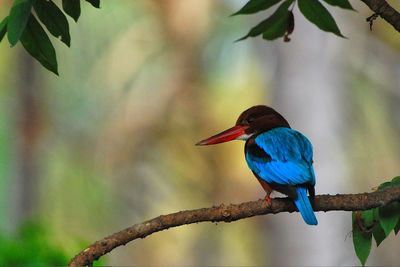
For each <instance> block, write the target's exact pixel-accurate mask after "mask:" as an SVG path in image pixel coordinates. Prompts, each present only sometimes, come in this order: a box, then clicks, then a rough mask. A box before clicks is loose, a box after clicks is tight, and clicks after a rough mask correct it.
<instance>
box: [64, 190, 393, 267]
mask: <svg viewBox="0 0 400 267" xmlns="http://www.w3.org/2000/svg"><path fill="white" fill-rule="evenodd" d="M397 200H400V186H396V187H388V188H385V189H383V190H379V191H375V192H372V193H360V194H337V195H334V196H333V195H319V196H316V197H315V201H314V205H313V206H314V210H315V211H325V212H326V211H333V210H343V211H357V210H368V209H373V208H377V207H381V206H385V205H387V204H389V203H391V202H393V201H397ZM295 211H297V208H296V207H295V205H294V204H293V202H292V201H291V200H290V199H288V198H275V199H272V205H271V206H269V205H268V202H267V201H265V200H258V201H251V202H245V203H241V204H231V205H229V206H225V205H223V204H222V205H220V206H218V207H211V208H202V209H197V210H187V211H180V212H177V213H172V214H168V215H161V216H159V217H156V218H154V219H151V220H149V221H146V222H143V223H140V224H135V225H133V226H131V227H129V228H126V229H124V230H122V231H120V232H118V233H115V234H112V235H110V236H108V237H106V238H103V239H101V240H99V241H96V242H95V243H93V244H92V245H90V246H89V247H88V248H86V249H85V250H83V251H82V252H80V253H79V254H78V255H76V256H75V257H74V258H73V259H72V260H71V261H70V263H69V264H68V266H83V265H91V264H92V263H93V261H95V260H98V259H99V258H100V257H101V256H103V255H105V254H107V253H109V252H110V251H112V250H113V249H114V248H116V247H119V246H121V245H126V244H127V243H129V242H130V241H132V240H135V239H137V238H145V237H146V236H148V235H151V234H152V233H155V232H159V231H162V230H166V229H168V228H171V227H177V226H181V225H185V224H192V223H198V222H232V221H236V220H240V219H244V218H249V217H253V216H257V215H264V214H271V213H272V214H276V213H280V212H295Z"/></svg>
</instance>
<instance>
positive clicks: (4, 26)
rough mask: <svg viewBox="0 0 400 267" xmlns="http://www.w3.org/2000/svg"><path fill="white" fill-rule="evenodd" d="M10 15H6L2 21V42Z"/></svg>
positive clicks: (0, 24)
mask: <svg viewBox="0 0 400 267" xmlns="http://www.w3.org/2000/svg"><path fill="white" fill-rule="evenodd" d="M7 22H8V17H5V18H4V19H3V20H2V21H1V23H0V42H1V41H2V40H3V37H4V35H5V34H6V32H7Z"/></svg>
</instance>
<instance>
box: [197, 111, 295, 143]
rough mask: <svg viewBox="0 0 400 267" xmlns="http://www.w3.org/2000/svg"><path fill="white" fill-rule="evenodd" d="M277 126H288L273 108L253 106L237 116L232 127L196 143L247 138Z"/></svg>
mask: <svg viewBox="0 0 400 267" xmlns="http://www.w3.org/2000/svg"><path fill="white" fill-rule="evenodd" d="M277 127H287V128H290V126H289V123H288V122H287V121H286V120H285V118H284V117H283V116H282V115H281V114H279V113H278V112H276V111H275V110H274V109H273V108H270V107H267V106H263V105H259V106H254V107H251V108H249V109H247V110H245V111H244V112H243V113H242V114H241V115H240V116H239V118H238V120H237V121H236V124H235V126H234V127H232V128H230V129H228V130H225V131H223V132H221V133H219V134H216V135H214V136H211V137H210V138H207V139H205V140H203V141H200V142H198V143H197V144H196V145H198V146H203V145H213V144H218V143H223V142H228V141H231V140H235V139H238V140H247V139H249V138H250V137H251V136H254V135H257V134H260V133H263V132H266V131H269V130H271V129H274V128H277Z"/></svg>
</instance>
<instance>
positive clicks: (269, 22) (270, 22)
mask: <svg viewBox="0 0 400 267" xmlns="http://www.w3.org/2000/svg"><path fill="white" fill-rule="evenodd" d="M292 3H293V0H286V1H285V2H283V3H282V4H281V5H280V6H279V8H278V9H277V10H276V11H275V12H274V13H273V14H272V15H271V16H270V17H269V18H267V19H265V20H263V21H261V22H260V23H259V24H258V25H256V26H255V27H253V28H252V29H251V30H250V31H249V32H248V33H247V35H246V36H244V37H242V38H240V39H238V40H236V42H237V41H241V40H244V39H246V38H248V37H255V36H258V35H260V34H262V33H263V32H267V34H266V35H267V36H266V37H264V38H265V39H267V38H269V37H273V36H276V37H275V38H278V37H280V36H283V35H284V34H285V32H286V27H284V28H285V29H284V32H283V33H282V32H281V31H282V21H283V22H285V21H286V19H287V17H288V16H289V11H288V8H289V6H290V4H292ZM285 25H286V24H285ZM280 34H281V35H280ZM267 40H272V39H267Z"/></svg>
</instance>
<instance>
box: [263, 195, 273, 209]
mask: <svg viewBox="0 0 400 267" xmlns="http://www.w3.org/2000/svg"><path fill="white" fill-rule="evenodd" d="M269 195H270V194H267V195H266V196H265V200H266V201H267V202H268V204H269V205H270V206H271V205H272V201H271V198H270V197H269Z"/></svg>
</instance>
